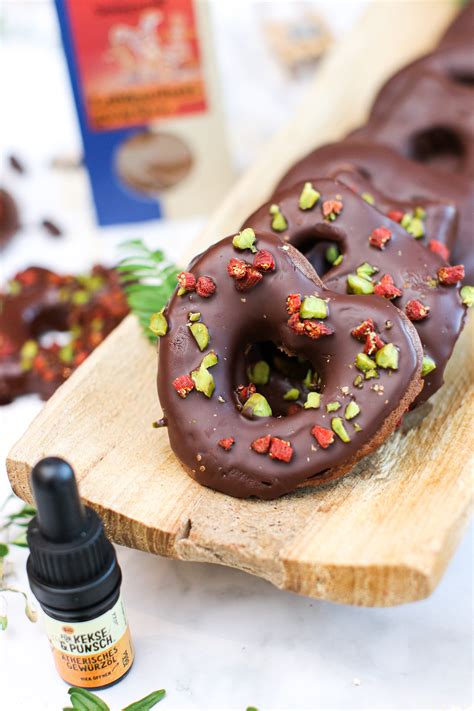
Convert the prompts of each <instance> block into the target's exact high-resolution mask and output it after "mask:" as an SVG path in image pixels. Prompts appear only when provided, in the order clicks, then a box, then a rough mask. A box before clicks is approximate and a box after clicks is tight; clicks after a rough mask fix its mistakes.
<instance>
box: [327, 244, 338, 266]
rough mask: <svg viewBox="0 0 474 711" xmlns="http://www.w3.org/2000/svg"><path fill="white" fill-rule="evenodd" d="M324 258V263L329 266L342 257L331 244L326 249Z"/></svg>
mask: <svg viewBox="0 0 474 711" xmlns="http://www.w3.org/2000/svg"><path fill="white" fill-rule="evenodd" d="M324 256H325V257H326V261H327V262H329V264H333V265H334V263H335V262H336V260H337V259H339V257H341V256H342V255H341V254H340V253H339V250H338V248H337V247H336V245H335V244H332V245H331V246H330V247H328V248H327V250H326V252H325V254H324ZM339 263H340V262H339Z"/></svg>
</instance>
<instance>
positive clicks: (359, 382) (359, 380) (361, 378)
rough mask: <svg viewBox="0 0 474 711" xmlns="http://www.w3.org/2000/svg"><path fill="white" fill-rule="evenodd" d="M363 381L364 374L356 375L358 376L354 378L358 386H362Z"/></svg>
mask: <svg viewBox="0 0 474 711" xmlns="http://www.w3.org/2000/svg"><path fill="white" fill-rule="evenodd" d="M363 382H364V379H363V377H362V375H356V376H355V378H354V385H355V387H356V388H361V387H362V384H363Z"/></svg>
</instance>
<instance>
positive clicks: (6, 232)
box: [0, 188, 20, 248]
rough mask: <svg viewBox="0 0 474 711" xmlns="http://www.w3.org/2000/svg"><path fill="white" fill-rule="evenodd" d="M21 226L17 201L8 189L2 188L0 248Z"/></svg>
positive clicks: (0, 191) (0, 196)
mask: <svg viewBox="0 0 474 711" xmlns="http://www.w3.org/2000/svg"><path fill="white" fill-rule="evenodd" d="M19 228H20V220H19V217H18V208H17V206H16V202H15V200H14V199H13V197H12V196H11V195H10V193H9V192H8V191H7V190H4V189H3V188H0V248H1V247H3V246H4V245H5V244H6V243H7V242H9V241H10V239H11V238H12V237H13V235H14V234H15V233H16V232H17V231H18V230H19Z"/></svg>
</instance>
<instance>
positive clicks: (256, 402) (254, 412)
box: [242, 393, 272, 417]
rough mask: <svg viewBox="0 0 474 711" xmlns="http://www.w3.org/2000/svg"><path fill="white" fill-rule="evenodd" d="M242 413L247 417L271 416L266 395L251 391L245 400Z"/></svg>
mask: <svg viewBox="0 0 474 711" xmlns="http://www.w3.org/2000/svg"><path fill="white" fill-rule="evenodd" d="M242 413H243V414H244V415H247V416H248V417H252V416H253V417H271V415H272V408H271V407H270V405H269V403H268V400H267V398H266V397H264V396H263V395H261V394H260V393H253V395H251V396H250V397H249V399H248V400H247V401H246V402H245V404H244V406H243V408H242Z"/></svg>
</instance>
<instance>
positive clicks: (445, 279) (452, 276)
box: [438, 264, 464, 286]
mask: <svg viewBox="0 0 474 711" xmlns="http://www.w3.org/2000/svg"><path fill="white" fill-rule="evenodd" d="M438 279H439V281H440V284H444V285H445V286H450V285H451V284H457V282H458V281H461V279H464V264H456V265H455V266H453V267H441V269H438Z"/></svg>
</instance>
